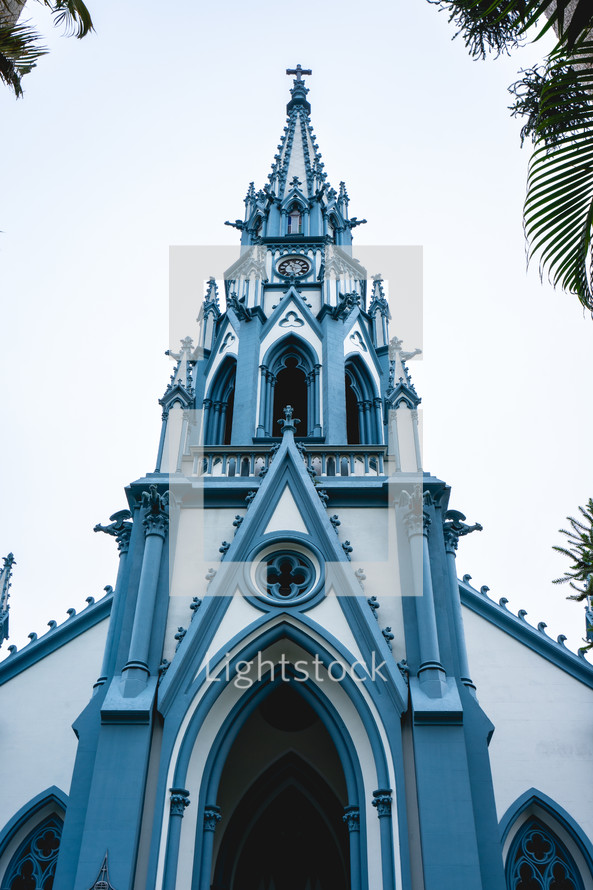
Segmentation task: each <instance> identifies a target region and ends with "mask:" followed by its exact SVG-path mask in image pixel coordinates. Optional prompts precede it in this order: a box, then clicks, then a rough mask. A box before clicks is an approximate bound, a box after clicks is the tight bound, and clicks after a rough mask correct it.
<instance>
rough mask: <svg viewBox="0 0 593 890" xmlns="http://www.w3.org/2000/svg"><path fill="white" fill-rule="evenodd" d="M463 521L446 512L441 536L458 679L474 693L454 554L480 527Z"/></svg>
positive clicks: (452, 512) (457, 511)
mask: <svg viewBox="0 0 593 890" xmlns="http://www.w3.org/2000/svg"><path fill="white" fill-rule="evenodd" d="M464 519H465V516H464V514H463V513H460V512H459V510H447V512H446V513H445V522H444V523H443V534H444V538H445V550H446V551H447V568H448V572H449V587H450V589H451V603H452V606H453V621H454V625H455V636H456V638H457V654H458V656H459V673H460V679H461V682H462V683H463V684H464V686H468V687H469V688H470V689H472V690H473V691H474V692H475V688H476V687H475V686H474V684H473V683H472V681H471V679H470V675H469V662H468V660H467V648H466V645H465V631H464V628H463V616H462V614H461V599H460V598H459V582H458V580H457V570H456V566H455V553H456V551H457V547H458V545H459V538H460V537H462V535H469V534H470V533H471V532H475V531H479V532H481V531H482V526H481V525H480V523H479V522H476V523H475V524H474V525H466V524H465V522H464V521H463V520H464Z"/></svg>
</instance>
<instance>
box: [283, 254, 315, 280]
mask: <svg viewBox="0 0 593 890" xmlns="http://www.w3.org/2000/svg"><path fill="white" fill-rule="evenodd" d="M277 269H278V272H279V273H280V275H284V276H285V277H286V278H302V277H303V275H307V274H308V273H309V272H310V271H311V263H310V262H309V260H308V259H306V258H305V257H303V256H287V257H284V258H283V259H281V260H280V261H279V262H278V266H277Z"/></svg>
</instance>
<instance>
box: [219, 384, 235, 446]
mask: <svg viewBox="0 0 593 890" xmlns="http://www.w3.org/2000/svg"><path fill="white" fill-rule="evenodd" d="M234 408H235V387H234V386H233V388H232V390H231V392H230V394H229V396H228V398H227V402H226V410H225V413H224V435H223V440H222V444H223V445H230V444H231V433H232V430H233V410H234Z"/></svg>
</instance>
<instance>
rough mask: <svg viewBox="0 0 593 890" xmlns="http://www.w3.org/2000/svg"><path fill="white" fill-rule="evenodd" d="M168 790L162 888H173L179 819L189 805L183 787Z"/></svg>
mask: <svg viewBox="0 0 593 890" xmlns="http://www.w3.org/2000/svg"><path fill="white" fill-rule="evenodd" d="M169 792H170V794H171V800H170V804H169V834H168V836H167V852H166V855H165V868H164V874H163V890H175V884H176V880H177V863H178V861H179V840H180V837H181V820H182V819H183V814H184V812H185V808H186V807H188V806H189V791H186V789H185V788H169Z"/></svg>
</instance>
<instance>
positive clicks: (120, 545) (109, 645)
mask: <svg viewBox="0 0 593 890" xmlns="http://www.w3.org/2000/svg"><path fill="white" fill-rule="evenodd" d="M131 518H132V514H131V513H130V511H129V510H118V511H117V513H113V514H112V515H111V516H110V517H109V519H110V525H101V524H100V523H97V525H96V526H95V527H94V529H93V531H95V532H105V534H107V535H112V536H113V537H114V538H115V540H116V542H117V549H118V550H119V566H118V569H117V579H116V582H115V590H114V592H113V603H112V606H111V615H110V618H109V629H108V631H107V639H106V641H105V651H104V653H103V664H102V665H101V675H100V676H99V678H98V679H97V682H96V683H95V685H94V686H93V689H95V690H97V689H98V687H99V686H102V685H103V684H104V683H105V681H106V680H107V677H108V676H109V674H110V672H111V671H112V670H113V667H114V665H113V660H114V656H115V653H114V651H113V649H114V639H115V634H116V627H117V626H118V625H119V613H120V612H121V599H122V597H121V591H122V588H123V586H124V585H123V579H124V574H125V571H126V566H127V561H128V551H129V549H130V537H131V535H132V523H131V522H128V520H129V519H131Z"/></svg>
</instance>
